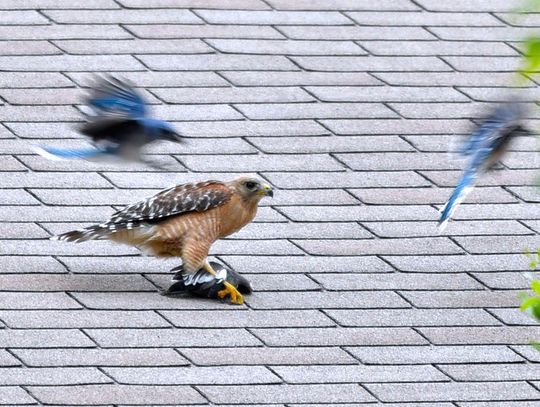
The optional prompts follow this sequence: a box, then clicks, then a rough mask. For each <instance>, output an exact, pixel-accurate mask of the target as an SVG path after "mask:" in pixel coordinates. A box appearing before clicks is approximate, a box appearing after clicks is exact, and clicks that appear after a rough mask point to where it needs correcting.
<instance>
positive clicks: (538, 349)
mask: <svg viewBox="0 0 540 407" xmlns="http://www.w3.org/2000/svg"><path fill="white" fill-rule="evenodd" d="M529 343H530V344H531V346H532V347H533V348H534V349H536V350H537V351H538V352H540V343H538V342H534V341H531V342H529Z"/></svg>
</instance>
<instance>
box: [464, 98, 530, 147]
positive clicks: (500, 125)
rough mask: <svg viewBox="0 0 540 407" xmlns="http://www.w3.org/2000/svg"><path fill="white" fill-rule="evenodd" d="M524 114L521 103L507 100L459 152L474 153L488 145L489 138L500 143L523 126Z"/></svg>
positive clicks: (493, 112)
mask: <svg viewBox="0 0 540 407" xmlns="http://www.w3.org/2000/svg"><path fill="white" fill-rule="evenodd" d="M523 115H524V109H523V107H522V105H521V104H520V103H517V102H507V103H505V104H502V105H499V106H497V108H496V109H495V110H493V111H492V112H491V113H490V115H489V116H488V117H487V118H486V119H485V120H484V121H483V122H482V124H481V125H480V126H478V128H477V129H476V130H475V131H474V132H473V133H472V134H471V136H470V137H469V139H468V140H467V141H466V142H465V143H464V144H463V145H462V146H461V147H460V148H459V149H458V153H459V154H461V155H463V156H469V155H473V154H474V153H475V152H476V150H477V149H478V148H480V147H482V146H483V145H486V143H487V142H488V139H489V142H491V143H494V144H498V142H499V140H500V139H502V138H505V137H506V136H508V135H509V134H511V133H513V132H514V130H516V129H518V128H520V127H521V124H520V122H521V120H522V119H523Z"/></svg>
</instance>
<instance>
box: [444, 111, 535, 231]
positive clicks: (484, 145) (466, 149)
mask: <svg viewBox="0 0 540 407" xmlns="http://www.w3.org/2000/svg"><path fill="white" fill-rule="evenodd" d="M524 110H525V109H524V107H523V106H522V104H521V103H517V102H515V101H514V102H507V103H504V104H501V105H499V106H497V107H496V108H495V109H494V110H493V111H492V112H491V113H490V114H489V115H488V117H487V118H486V119H485V120H484V121H483V122H482V123H481V124H480V126H478V127H477V128H476V130H474V132H473V133H472V134H471V135H470V137H469V139H468V140H467V141H466V142H465V143H464V144H463V145H462V146H461V147H460V148H459V149H458V151H457V152H458V153H459V154H460V155H462V156H464V157H469V162H468V163H467V165H466V167H465V169H464V171H463V174H462V176H461V179H460V180H459V182H458V184H457V186H456V188H455V189H454V192H453V193H452V195H451V196H450V198H449V199H448V202H447V203H446V204H445V205H444V206H443V207H442V208H441V210H440V212H441V216H440V218H439V230H441V231H442V230H444V229H445V228H446V225H447V223H448V221H449V220H450V218H451V217H452V215H453V213H454V211H455V210H456V208H457V207H458V205H459V204H460V203H461V202H462V201H463V200H464V199H465V197H466V196H467V194H468V193H469V192H470V191H471V190H472V189H473V187H474V183H475V181H476V179H477V177H478V175H479V174H482V173H484V172H486V171H487V170H489V169H490V168H491V167H492V166H493V165H495V164H496V163H497V161H498V160H499V159H500V158H501V157H502V155H503V154H504V153H505V152H506V151H507V148H508V145H509V143H510V141H511V140H512V138H513V137H515V136H518V135H523V134H530V132H529V131H528V130H526V129H525V128H524V127H523V125H522V122H523V117H524V114H525V113H524Z"/></svg>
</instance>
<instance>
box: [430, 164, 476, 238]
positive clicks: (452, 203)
mask: <svg viewBox="0 0 540 407" xmlns="http://www.w3.org/2000/svg"><path fill="white" fill-rule="evenodd" d="M475 179H476V170H474V169H471V168H470V169H468V170H466V171H465V173H464V174H463V176H462V177H461V179H460V180H459V183H458V184H457V186H456V189H454V192H453V193H452V195H451V196H450V199H448V202H446V205H444V206H443V207H442V208H441V210H440V212H441V217H440V218H439V231H441V232H442V231H443V230H444V229H445V228H446V225H447V224H448V221H449V220H450V218H451V217H452V215H453V214H454V211H455V210H456V208H457V207H458V205H459V204H460V203H461V202H462V201H463V200H464V199H465V197H466V196H467V194H468V193H469V192H470V191H471V190H472V189H473V183H474V180H475Z"/></svg>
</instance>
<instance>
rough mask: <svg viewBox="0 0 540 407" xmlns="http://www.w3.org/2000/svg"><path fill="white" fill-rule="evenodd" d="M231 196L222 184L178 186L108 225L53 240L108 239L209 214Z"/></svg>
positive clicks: (135, 206) (116, 216)
mask: <svg viewBox="0 0 540 407" xmlns="http://www.w3.org/2000/svg"><path fill="white" fill-rule="evenodd" d="M231 195H232V191H231V190H230V189H229V187H227V186H226V185H225V184H224V183H222V182H219V181H207V182H200V183H197V184H183V185H177V186H175V187H172V188H169V189H166V190H164V191H161V192H160V193H158V194H156V195H154V196H152V197H150V198H147V199H145V200H143V201H140V202H138V203H136V204H133V205H130V206H127V207H125V208H124V209H122V210H120V211H118V212H116V213H115V214H114V215H112V216H111V218H110V219H109V220H108V221H107V222H104V223H101V224H99V225H94V226H89V227H87V228H85V229H81V230H74V231H71V232H67V233H64V234H61V235H58V236H53V237H52V239H53V240H62V241H67V242H76V243H78V242H84V241H87V240H91V239H104V238H106V236H108V235H111V234H113V233H115V232H119V231H121V230H130V229H134V228H137V227H138V226H141V224H144V223H147V224H148V223H153V222H156V221H159V220H162V219H164V218H167V217H169V216H173V215H180V214H182V213H188V212H193V211H196V212H204V211H207V210H209V209H212V208H215V207H217V206H220V205H223V204H224V203H226V202H228V201H229V199H230V198H231Z"/></svg>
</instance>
